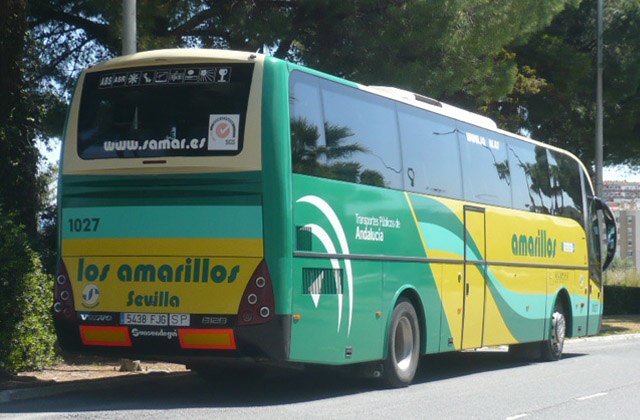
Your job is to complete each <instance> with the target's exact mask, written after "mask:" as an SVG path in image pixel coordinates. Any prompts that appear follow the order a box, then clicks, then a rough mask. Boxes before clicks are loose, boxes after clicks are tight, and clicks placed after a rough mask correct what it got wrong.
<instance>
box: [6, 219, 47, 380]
mask: <svg viewBox="0 0 640 420" xmlns="http://www.w3.org/2000/svg"><path fill="white" fill-rule="evenodd" d="M52 304H53V278H52V277H51V276H47V275H46V274H44V273H43V271H42V264H41V262H40V259H39V258H38V255H37V254H36V253H35V251H33V250H32V249H31V247H30V245H29V240H28V238H27V235H26V234H25V232H24V229H23V228H22V226H18V225H16V224H15V223H14V222H13V221H12V220H11V218H10V217H6V216H5V215H3V213H2V212H1V211H0V372H7V373H15V372H18V371H22V370H31V369H41V368H43V367H44V366H46V365H47V364H51V363H52V362H53V361H54V360H55V342H56V341H55V332H54V329H53V323H52V319H51V314H50V308H51V305H52Z"/></svg>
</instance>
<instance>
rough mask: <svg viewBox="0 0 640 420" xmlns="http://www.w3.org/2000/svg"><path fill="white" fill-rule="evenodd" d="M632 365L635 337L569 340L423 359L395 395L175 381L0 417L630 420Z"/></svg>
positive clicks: (311, 385) (273, 377)
mask: <svg viewBox="0 0 640 420" xmlns="http://www.w3.org/2000/svg"><path fill="white" fill-rule="evenodd" d="M638 361H640V335H634V336H617V337H613V338H591V339H586V340H583V339H579V340H572V341H569V342H567V343H566V345H565V354H564V357H563V359H562V360H560V361H558V362H551V363H530V364H528V363H522V362H515V361H513V360H511V359H510V358H509V357H508V356H507V354H506V353H505V352H504V351H481V352H465V353H456V354H449V355H438V356H429V357H424V358H423V359H422V360H421V367H420V370H419V372H418V375H417V377H416V380H415V383H414V385H412V386H411V387H409V388H405V389H395V390H389V389H383V388H381V387H380V385H379V384H378V383H377V382H375V381H373V382H372V381H371V380H364V379H355V378H352V377H350V376H347V375H342V374H341V373H340V372H335V371H332V370H330V369H321V370H320V371H315V372H297V371H295V372H284V373H283V372H271V373H269V374H267V376H265V377H264V378H262V379H259V380H257V379H253V380H251V381H243V380H242V379H241V378H239V377H237V376H236V377H234V378H221V379H219V380H215V379H213V380H211V379H209V380H206V379H203V378H201V377H199V376H197V375H195V374H186V375H185V374H182V376H175V377H172V376H166V377H155V378H143V380H136V381H135V382H133V381H132V383H131V384H128V383H126V381H125V383H124V384H123V383H122V382H120V383H119V384H118V385H116V386H113V387H109V388H106V389H105V388H102V389H91V387H89V388H88V389H85V390H80V391H75V392H72V393H69V394H65V395H61V396H56V397H50V398H41V399H35V400H28V401H20V402H13V403H6V404H2V405H0V418H15V417H19V418H25V419H29V418H59V419H62V418H74V419H75V418H99V419H112V418H118V419H127V420H128V419H131V420H139V419H147V418H154V419H155V418H176V417H182V418H189V419H191V418H237V419H246V418H260V419H263V418H272V419H282V418H293V419H300V418H305V419H309V418H318V419H320V418H323V419H326V418H366V419H389V418H394V417H395V418H437V419H440V418H447V419H449V418H464V419H469V418H477V419H509V420H515V419H549V418H562V419H581V420H584V419H592V418H593V419H600V418H616V417H617V418H637V417H638V415H640V414H639V413H640V363H638Z"/></svg>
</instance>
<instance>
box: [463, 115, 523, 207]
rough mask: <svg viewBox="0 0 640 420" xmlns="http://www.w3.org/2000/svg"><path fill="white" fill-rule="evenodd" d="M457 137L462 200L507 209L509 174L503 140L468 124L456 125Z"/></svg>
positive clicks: (509, 188) (494, 134)
mask: <svg viewBox="0 0 640 420" xmlns="http://www.w3.org/2000/svg"><path fill="white" fill-rule="evenodd" d="M458 138H459V141H460V155H461V161H462V173H463V177H464V196H465V199H467V200H469V201H476V202H480V203H486V204H495V205H499V206H505V207H510V206H511V172H510V168H509V163H508V161H507V143H506V141H505V138H504V137H503V136H502V135H501V134H498V133H494V132H492V131H489V130H484V129H481V128H478V127H475V126H471V125H468V124H459V125H458Z"/></svg>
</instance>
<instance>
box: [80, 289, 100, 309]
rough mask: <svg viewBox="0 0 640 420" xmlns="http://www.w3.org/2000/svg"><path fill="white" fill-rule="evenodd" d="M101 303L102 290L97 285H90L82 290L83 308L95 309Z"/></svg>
mask: <svg viewBox="0 0 640 420" xmlns="http://www.w3.org/2000/svg"><path fill="white" fill-rule="evenodd" d="M98 303H100V289H99V288H98V286H96V285H95V284H89V285H87V286H86V287H85V288H84V289H83V290H82V306H84V307H85V308H93V307H95V306H97V305H98Z"/></svg>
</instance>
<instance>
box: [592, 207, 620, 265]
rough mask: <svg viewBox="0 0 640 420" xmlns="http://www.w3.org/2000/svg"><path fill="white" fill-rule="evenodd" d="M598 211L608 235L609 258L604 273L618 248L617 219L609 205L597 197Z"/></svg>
mask: <svg viewBox="0 0 640 420" xmlns="http://www.w3.org/2000/svg"><path fill="white" fill-rule="evenodd" d="M595 204H596V210H597V211H601V212H602V215H603V218H604V224H605V232H606V235H607V256H606V257H605V259H604V263H603V264H602V271H604V270H606V269H607V267H609V264H611V261H613V256H614V255H615V253H616V246H617V242H618V233H617V228H616V218H615V217H614V216H613V212H612V211H611V209H610V208H609V206H607V204H606V203H605V202H604V201H602V200H601V199H599V198H597V197H595Z"/></svg>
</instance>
